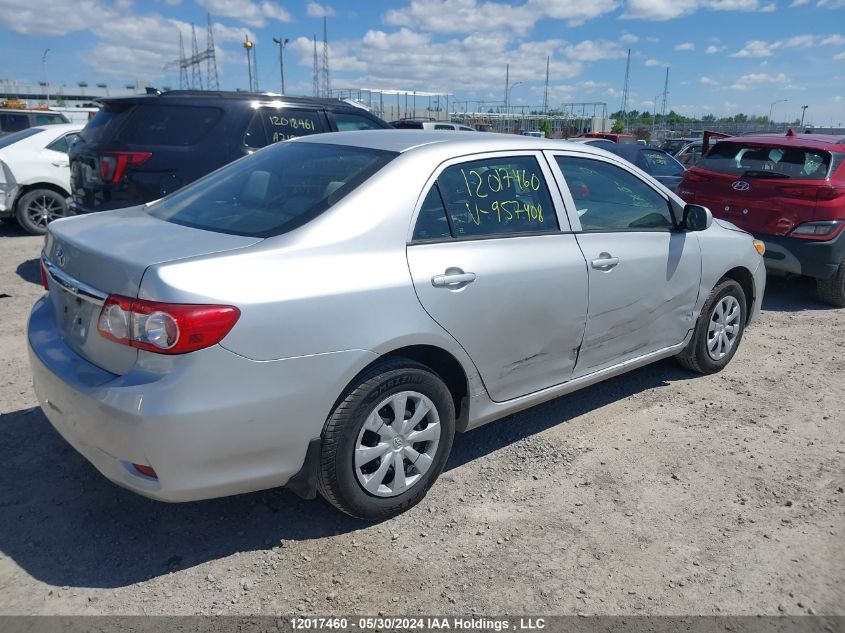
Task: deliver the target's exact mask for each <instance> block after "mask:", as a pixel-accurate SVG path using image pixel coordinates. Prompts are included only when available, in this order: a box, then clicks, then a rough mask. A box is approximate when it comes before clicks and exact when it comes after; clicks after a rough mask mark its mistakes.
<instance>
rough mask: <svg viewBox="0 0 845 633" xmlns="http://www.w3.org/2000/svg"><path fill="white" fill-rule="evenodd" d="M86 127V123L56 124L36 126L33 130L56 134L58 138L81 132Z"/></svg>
mask: <svg viewBox="0 0 845 633" xmlns="http://www.w3.org/2000/svg"><path fill="white" fill-rule="evenodd" d="M84 127H85V124H84V123H56V124H55V125H34V126H33V127H32V129H33V130H39V131H41V132H55V133H56V136H60V135H61V134H66V133H68V132H79V131H80V130H81V129H82V128H84Z"/></svg>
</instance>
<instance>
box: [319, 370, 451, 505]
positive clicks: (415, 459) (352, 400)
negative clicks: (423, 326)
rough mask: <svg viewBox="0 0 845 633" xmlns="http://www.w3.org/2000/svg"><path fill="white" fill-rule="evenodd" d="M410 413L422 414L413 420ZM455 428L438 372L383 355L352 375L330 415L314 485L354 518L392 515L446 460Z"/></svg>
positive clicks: (418, 494) (422, 490)
mask: <svg viewBox="0 0 845 633" xmlns="http://www.w3.org/2000/svg"><path fill="white" fill-rule="evenodd" d="M400 408H401V410H402V413H403V415H402V417H401V421H400V418H399V416H398V414H397V410H398V409H400ZM415 414H419V415H418V418H419V421H418V422H417V424H415V425H414V426H413V427H410V426H408V424H409V423H410V422H412V421H413V418H414V415H415ZM454 435H455V407H454V402H453V400H452V396H451V394H450V393H449V389H448V388H447V387H446V385H445V384H444V382H443V380H441V378H440V377H439V376H438V375H437V374H436V373H434V372H433V371H432V370H431V369H429V368H428V367H426V366H425V365H422V364H420V363H417V362H415V361H412V360H410V359H404V358H396V359H390V360H386V361H383V362H381V363H378V364H377V365H375V366H374V367H372V368H370V369H368V370H367V371H366V372H365V373H363V374H362V375H360V376H359V377H358V378H357V379H356V380H355V383H354V384H353V386H352V387H351V388H350V389H349V390H348V391H347V392H346V393H345V394H344V395H343V397H342V398H341V399H340V401H339V402H338V404H337V406H336V407H335V409H334V411H333V412H332V414H331V415H330V416H329V418H328V420H327V422H326V425H325V428H324V429H323V434H322V438H321V439H322V442H321V452H320V463H319V468H318V473H317V489H318V490H319V492H320V494H321V495H322V496H323V497H324V498H325V499H326V500H327V501H328V502H329V503H331V504H332V505H334V506H335V507H336V508H338V509H339V510H341V511H343V512H345V513H346V514H349V515H350V516H353V517H355V518H358V519H364V520H367V521H381V520H384V519H387V518H390V517H392V516H394V515H397V514H399V513H401V512H404V511H405V510H408V509H409V508H411V507H413V506H415V505H416V504H417V503H419V502H420V500H422V498H423V497H425V495H426V493H427V492H428V489H429V488H431V486H432V485H433V484H434V482H435V481H436V480H437V477H438V476H439V475H440V473H441V472H442V471H443V467H444V466H445V465H446V460H447V459H448V457H449V453H450V451H451V449H452V441H453V439H454ZM396 438H401V439H398V440H397V439H396ZM415 439H417V441H416V442H415V441H414V440H415ZM368 458H369V459H368ZM399 463H401V464H402V478H401V479H399V478H397V477H396V473H397V472H398V470H397V468H396V465H397V464H399ZM403 484H404V486H403Z"/></svg>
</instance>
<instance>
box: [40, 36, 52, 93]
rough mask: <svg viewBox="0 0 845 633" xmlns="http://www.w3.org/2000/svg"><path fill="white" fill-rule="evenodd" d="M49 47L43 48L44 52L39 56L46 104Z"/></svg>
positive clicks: (48, 85)
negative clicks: (42, 71)
mask: <svg viewBox="0 0 845 633" xmlns="http://www.w3.org/2000/svg"><path fill="white" fill-rule="evenodd" d="M49 52H50V49H49V48H45V49H44V54H43V55H42V56H41V68H42V69H43V70H44V90H45V91H46V92H47V105H48V106H49V105H50V82H49V81H47V53H49Z"/></svg>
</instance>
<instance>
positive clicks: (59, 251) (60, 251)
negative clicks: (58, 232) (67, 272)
mask: <svg viewBox="0 0 845 633" xmlns="http://www.w3.org/2000/svg"><path fill="white" fill-rule="evenodd" d="M56 262H58V264H59V266H61V267H62V268H64V265H65V264H67V257H65V249H64V247H62V245H61V244H59V245H58V246H57V247H56Z"/></svg>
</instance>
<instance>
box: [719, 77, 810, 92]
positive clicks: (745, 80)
mask: <svg viewBox="0 0 845 633" xmlns="http://www.w3.org/2000/svg"><path fill="white" fill-rule="evenodd" d="M788 82H789V78H788V77H787V76H786V74H784V73H778V74H777V75H769V74H767V73H750V74H748V75H742V76H741V77H740V78H738V79H737V80H736V81H735V82H734V83H733V85H732V86H731V89H732V90H739V91H744V90H748V89H749V88H751V87H754V86H759V85H762V84H787V83H788ZM785 87H790V86H785ZM792 88H793V89H794V86H792Z"/></svg>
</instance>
